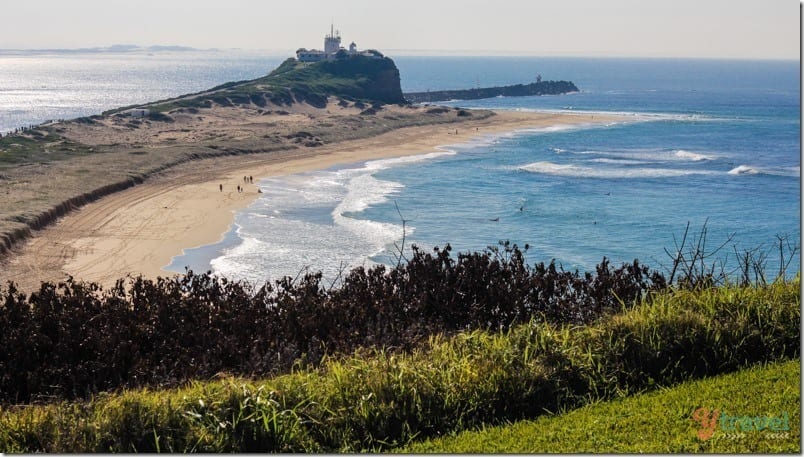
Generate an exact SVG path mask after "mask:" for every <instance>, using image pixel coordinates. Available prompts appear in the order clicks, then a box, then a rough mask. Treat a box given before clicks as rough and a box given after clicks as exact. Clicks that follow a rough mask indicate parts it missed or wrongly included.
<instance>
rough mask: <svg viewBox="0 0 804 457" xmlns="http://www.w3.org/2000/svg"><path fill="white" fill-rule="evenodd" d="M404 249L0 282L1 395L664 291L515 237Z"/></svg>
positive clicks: (553, 317)
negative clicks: (224, 274) (275, 274)
mask: <svg viewBox="0 0 804 457" xmlns="http://www.w3.org/2000/svg"><path fill="white" fill-rule="evenodd" d="M450 250H451V249H450V248H449V246H447V247H446V248H445V249H443V250H439V249H435V250H434V251H433V253H425V252H422V251H420V250H418V249H414V251H413V255H412V256H411V258H410V259H408V261H407V262H406V263H404V264H401V265H399V266H397V267H394V268H390V269H389V268H386V267H385V266H383V265H379V266H376V267H373V268H371V269H369V270H366V269H363V268H358V269H355V270H353V271H351V272H350V273H348V275H347V276H346V277H345V279H344V280H343V283H342V285H341V286H340V287H339V288H337V289H325V288H324V287H323V286H322V285H321V275H320V274H308V275H305V276H304V277H302V278H300V280H298V281H293V280H291V279H290V278H284V279H282V280H280V281H276V282H275V283H274V284H266V285H265V286H263V287H262V288H260V289H259V290H256V291H255V290H254V289H252V288H251V287H250V286H249V285H247V284H243V283H239V282H231V281H228V280H226V279H222V278H216V277H214V276H212V275H211V274H210V273H207V274H201V275H197V274H194V273H192V272H188V274H186V275H184V276H182V277H175V278H172V279H164V278H160V279H158V280H156V281H151V280H145V279H142V278H136V279H132V280H130V282H129V283H128V284H126V283H125V282H124V281H119V282H118V283H117V285H116V286H115V287H113V288H112V289H110V290H102V289H101V288H100V287H99V286H97V285H95V284H88V283H78V282H73V281H66V282H63V283H60V284H58V285H55V284H50V283H43V284H42V285H41V287H40V289H39V290H38V291H37V292H35V293H32V294H30V295H29V296H27V295H25V294H22V293H20V292H19V291H17V290H16V289H15V288H14V285H13V284H9V285H8V288H7V289H4V290H0V402H6V403H8V402H11V403H25V402H31V401H38V400H54V399H62V398H63V399H74V398H86V397H88V396H89V395H91V394H93V393H97V392H103V391H109V390H113V389H117V388H120V387H138V386H149V385H151V386H156V385H163V386H164V385H178V384H180V383H182V382H185V381H187V380H191V379H208V378H210V377H212V376H215V375H216V374H218V373H221V372H225V373H229V374H232V375H239V376H265V375H269V374H276V373H280V372H286V371H288V370H289V369H290V368H291V367H292V366H293V364H294V363H296V362H297V361H298V360H302V361H303V362H304V363H308V364H311V365H316V364H318V363H319V362H320V361H321V359H322V358H323V357H325V356H326V355H333V354H350V353H352V352H353V351H355V350H356V349H358V348H361V347H372V346H377V347H384V348H391V349H393V350H400V349H401V350H410V349H412V348H414V347H416V345H417V344H419V343H420V342H422V341H425V340H426V339H427V338H428V337H429V336H431V335H434V334H437V333H447V334H452V333H455V332H458V331H464V330H471V329H486V330H495V331H496V330H503V331H504V330H507V329H509V328H511V327H512V326H515V325H518V324H522V323H525V322H529V321H531V320H537V321H545V322H553V323H575V324H581V323H586V322H591V321H593V320H595V319H598V318H599V317H601V316H605V315H608V314H611V313H614V312H616V311H618V310H620V309H621V308H622V305H621V303H626V304H631V303H634V302H635V301H637V300H639V299H640V297H643V296H644V295H646V294H648V293H649V291H650V290H653V289H656V288H662V287H664V285H665V283H664V279H663V277H662V276H661V275H660V274H658V273H655V272H650V271H649V270H648V268H647V267H645V266H643V265H640V264H639V263H638V262H636V261H635V262H634V263H633V264H625V265H623V266H622V267H620V268H616V269H615V268H611V267H610V265H609V263H608V261H607V260H606V259H603V262H602V263H601V264H600V265H598V267H597V271H596V274H595V275H593V274H591V273H586V274H583V275H581V274H579V273H578V272H577V271H576V272H567V271H563V270H562V269H560V268H557V267H556V265H555V264H554V263H550V264H549V265H544V264H543V263H542V264H538V265H535V266H534V267H530V266H528V265H527V264H526V263H525V258H524V252H523V251H522V250H520V249H519V248H518V247H517V246H510V245H508V244H503V245H502V246H501V247H500V248H495V249H490V250H488V251H486V252H483V253H472V254H459V255H458V256H457V258H454V257H453V256H451V255H450Z"/></svg>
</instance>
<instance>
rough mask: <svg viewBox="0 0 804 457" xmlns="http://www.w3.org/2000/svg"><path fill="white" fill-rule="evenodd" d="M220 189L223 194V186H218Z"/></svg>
mask: <svg viewBox="0 0 804 457" xmlns="http://www.w3.org/2000/svg"><path fill="white" fill-rule="evenodd" d="M218 187H220V189H221V192H223V184H218Z"/></svg>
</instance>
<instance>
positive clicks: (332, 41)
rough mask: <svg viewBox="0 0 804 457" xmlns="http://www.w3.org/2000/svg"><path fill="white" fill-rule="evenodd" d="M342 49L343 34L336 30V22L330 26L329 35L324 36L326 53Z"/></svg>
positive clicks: (331, 53)
mask: <svg viewBox="0 0 804 457" xmlns="http://www.w3.org/2000/svg"><path fill="white" fill-rule="evenodd" d="M339 49H341V34H340V32H338V31H336V30H335V24H332V25H331V26H330V32H329V35H327V36H325V37H324V53H325V54H327V55H328V56H329V55H333V54H335V53H336V52H338V50H339Z"/></svg>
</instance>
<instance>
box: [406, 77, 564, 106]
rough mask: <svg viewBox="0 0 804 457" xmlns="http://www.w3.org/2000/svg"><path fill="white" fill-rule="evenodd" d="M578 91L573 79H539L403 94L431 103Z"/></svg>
mask: <svg viewBox="0 0 804 457" xmlns="http://www.w3.org/2000/svg"><path fill="white" fill-rule="evenodd" d="M570 92H578V87H576V86H575V84H573V83H572V82H571V81H539V82H535V83H530V84H515V85H513V86H498V87H483V88H476V89H455V90H438V91H427V92H410V93H406V94H403V95H404V97H405V100H407V101H409V102H411V103H431V102H437V101H446V100H477V99H480V98H494V97H500V96H503V97H525V96H530V95H560V94H567V93H570Z"/></svg>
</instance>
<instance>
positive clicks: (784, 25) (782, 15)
mask: <svg viewBox="0 0 804 457" xmlns="http://www.w3.org/2000/svg"><path fill="white" fill-rule="evenodd" d="M4 6H5V8H4V9H3V12H2V14H3V17H2V27H0V49H55V48H58V49H71V48H84V47H105V46H111V45H115V44H134V45H142V46H151V45H178V46H190V47H196V48H202V49H206V48H227V49H228V48H241V49H247V50H264V51H272V52H275V53H276V54H277V55H283V54H291V53H293V52H294V51H295V50H296V49H297V48H299V47H306V48H317V49H320V48H322V47H323V37H324V35H325V34H326V33H328V32H329V29H330V24H331V22H334V23H335V27H336V29H339V30H340V31H341V36H342V37H343V40H344V41H343V43H342V44H343V45H345V46H348V44H349V43H350V42H351V41H355V42H356V43H357V45H358V47H359V48H361V49H364V48H373V49H378V50H380V51H383V52H384V53H386V54H388V55H391V56H393V55H395V54H396V55H403V54H408V55H450V54H458V55H529V56H569V57H581V56H584V57H693V58H748V59H791V60H799V59H800V46H801V21H800V17H801V16H800V3H799V1H798V0H669V1H657V0H550V1H547V0H404V1H378V0H340V1H332V0H292V1H289V0H286V1H282V2H278V1H257V0H252V1H249V0H133V1H120V0H35V1H30V0H14V1H13V2H12V1H9V2H8V3H5V4H4Z"/></svg>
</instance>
